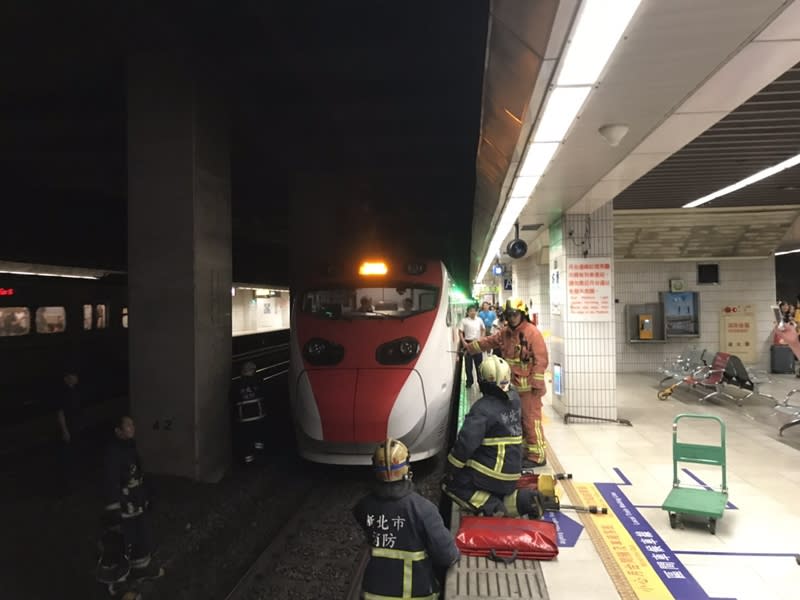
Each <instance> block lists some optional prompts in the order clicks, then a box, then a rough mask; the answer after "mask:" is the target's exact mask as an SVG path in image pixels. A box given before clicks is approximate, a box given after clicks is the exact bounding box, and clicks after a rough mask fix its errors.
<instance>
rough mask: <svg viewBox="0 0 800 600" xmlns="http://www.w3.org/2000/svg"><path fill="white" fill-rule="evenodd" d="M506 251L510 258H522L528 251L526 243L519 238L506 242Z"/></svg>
mask: <svg viewBox="0 0 800 600" xmlns="http://www.w3.org/2000/svg"><path fill="white" fill-rule="evenodd" d="M506 252H508V255H509V256H510V257H511V258H522V257H523V256H525V253H526V252H528V244H526V243H525V242H524V241H523V240H520V239H515V240H511V241H510V242H508V246H507V247H506Z"/></svg>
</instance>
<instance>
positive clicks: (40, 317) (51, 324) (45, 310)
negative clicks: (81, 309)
mask: <svg viewBox="0 0 800 600" xmlns="http://www.w3.org/2000/svg"><path fill="white" fill-rule="evenodd" d="M66 328H67V311H66V310H64V307H63V306H42V307H40V308H37V309H36V333H61V332H63V331H64V330H65V329H66Z"/></svg>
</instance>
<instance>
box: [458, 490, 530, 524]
mask: <svg viewBox="0 0 800 600" xmlns="http://www.w3.org/2000/svg"><path fill="white" fill-rule="evenodd" d="M442 490H443V491H444V493H445V494H447V495H448V496H449V497H450V498H451V499H452V500H453V501H454V502H455V503H456V504H457V505H458V506H460V507H461V508H462V509H464V510H466V511H468V512H472V513H476V514H483V515H486V516H489V517H491V516H493V515H503V516H506V517H519V516H522V515H528V516H530V518H532V519H538V518H539V517H541V516H542V506H541V503H540V502H539V501H538V494H537V493H536V492H534V491H533V490H531V489H528V488H521V489H515V490H514V491H513V492H511V493H510V494H507V495H505V496H502V495H500V494H495V493H493V492H488V491H486V490H479V489H476V488H474V487H471V486H465V485H458V484H450V485H444V486H442Z"/></svg>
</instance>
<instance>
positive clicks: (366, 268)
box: [358, 261, 389, 275]
mask: <svg viewBox="0 0 800 600" xmlns="http://www.w3.org/2000/svg"><path fill="white" fill-rule="evenodd" d="M388 272H389V268H388V267H387V266H386V263H384V262H370V261H365V262H362V263H361V266H360V267H358V274H359V275H386V273H388Z"/></svg>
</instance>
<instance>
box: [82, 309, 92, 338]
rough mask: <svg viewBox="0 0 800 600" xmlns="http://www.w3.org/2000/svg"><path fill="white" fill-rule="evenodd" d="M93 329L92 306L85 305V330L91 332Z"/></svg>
mask: <svg viewBox="0 0 800 600" xmlns="http://www.w3.org/2000/svg"><path fill="white" fill-rule="evenodd" d="M91 328H92V305H91V304H84V305H83V330H84V331H89V330H90V329H91Z"/></svg>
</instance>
